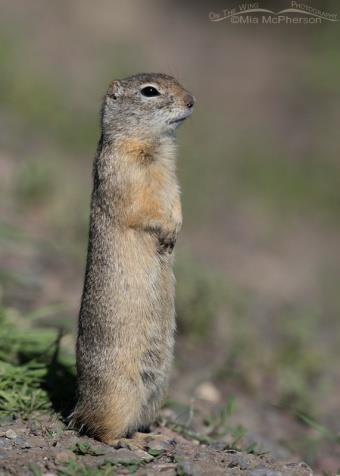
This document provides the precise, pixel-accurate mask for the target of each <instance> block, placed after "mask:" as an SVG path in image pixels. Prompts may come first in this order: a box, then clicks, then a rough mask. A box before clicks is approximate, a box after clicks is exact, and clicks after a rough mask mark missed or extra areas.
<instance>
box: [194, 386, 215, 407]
mask: <svg viewBox="0 0 340 476" xmlns="http://www.w3.org/2000/svg"><path fill="white" fill-rule="evenodd" d="M195 395H196V397H197V398H200V399H201V400H205V401H207V402H210V403H215V404H216V403H219V402H220V401H221V393H220V392H219V390H218V389H217V388H216V387H215V385H213V384H212V383H211V382H202V383H201V384H200V385H199V386H198V387H197V388H196V391H195Z"/></svg>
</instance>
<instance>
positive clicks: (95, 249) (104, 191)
mask: <svg viewBox="0 0 340 476" xmlns="http://www.w3.org/2000/svg"><path fill="white" fill-rule="evenodd" d="M193 106H194V98H193V97H192V96H191V95H190V94H189V93H188V92H187V91H186V90H185V89H184V88H183V87H182V86H181V85H180V84H179V83H178V82H177V81H176V80H175V79H174V78H172V77H171V76H167V75H165V74H137V75H135V76H131V77H129V78H126V79H123V80H118V81H112V82H111V84H110V85H109V88H108V91H107V93H106V95H105V98H104V101H103V106H102V112H101V125H102V132H101V137H100V140H99V143H98V148H97V154H96V157H95V160H94V169H93V180H94V184H93V192H92V199H91V215H90V231H89V246H88V256H87V265H86V273H85V283H84V290H83V295H82V303H81V309H80V315H79V328H78V339H77V374H78V402H77V404H76V407H75V410H74V413H73V416H72V420H73V424H74V425H76V426H77V427H81V428H85V429H86V430H87V431H88V432H89V433H90V434H92V435H93V436H95V437H96V438H98V439H100V440H102V441H104V442H106V443H109V444H113V443H114V442H115V440H117V439H118V438H121V437H125V436H128V435H130V434H132V433H133V432H135V431H137V430H140V429H143V428H145V427H147V426H148V425H149V424H150V423H152V421H153V420H154V418H155V417H156V415H157V412H158V410H159V407H160V405H161V403H162V401H163V398H164V394H165V392H166V388H167V383H168V377H169V371H170V366H171V362H172V357H173V345H174V330H175V311H174V276H173V269H172V268H173V254H172V250H173V247H174V245H175V242H176V236H177V233H178V231H179V230H180V228H181V224H182V213H181V202H180V191H179V186H178V183H177V178H176V170H175V167H176V164H175V156H176V144H175V130H176V128H177V126H178V125H179V124H180V123H181V122H182V121H184V119H186V118H187V117H188V116H189V115H190V114H191V112H192V109H193Z"/></svg>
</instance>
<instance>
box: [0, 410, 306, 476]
mask: <svg viewBox="0 0 340 476" xmlns="http://www.w3.org/2000/svg"><path fill="white" fill-rule="evenodd" d="M159 435H161V436H162V438H159ZM131 441H132V442H133V440H131ZM0 474H1V475H3V476H5V475H6V476H7V475H18V476H26V475H27V476H32V475H33V476H37V475H45V476H52V475H60V476H71V475H84V476H85V475H88V476H90V475H97V474H98V475H99V474H101V475H111V474H112V475H127V474H136V475H138V476H142V475H148V476H152V475H156V474H157V475H158V474H161V475H164V476H175V475H181V476H184V475H186V476H191V475H192V476H206V475H214V476H218V475H230V476H232V475H233V476H236V475H242V476H310V475H312V474H313V473H312V471H311V469H310V468H309V467H308V466H307V465H306V464H305V463H296V462H287V463H282V462H275V461H274V460H273V459H272V458H271V457H270V456H269V455H266V454H264V455H254V454H250V453H248V454H247V453H242V452H239V451H236V450H232V449H228V448H227V444H226V443H225V442H216V443H212V444H200V443H199V442H198V441H197V440H195V439H186V438H184V437H183V436H181V435H180V434H179V433H177V432H175V431H172V430H170V429H168V428H166V427H159V428H157V429H156V430H155V431H154V432H153V433H150V434H149V435H148V443H147V446H146V447H145V448H144V449H137V448H135V447H133V446H131V447H130V448H128V447H121V448H113V447H111V446H108V445H105V444H101V443H100V442H98V441H95V440H93V439H91V438H88V437H87V436H78V435H77V434H76V433H75V432H74V431H72V430H68V429H66V428H65V426H64V425H63V424H62V423H61V422H60V421H59V420H58V419H56V418H53V417H46V416H45V417H41V416H40V417H37V418H36V419H31V420H29V421H26V422H25V421H22V420H17V421H13V422H9V423H8V424H5V425H3V426H2V427H1V430H0Z"/></svg>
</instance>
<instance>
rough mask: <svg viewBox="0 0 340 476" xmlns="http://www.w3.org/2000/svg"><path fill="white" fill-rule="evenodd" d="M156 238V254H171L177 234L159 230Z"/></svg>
mask: <svg viewBox="0 0 340 476" xmlns="http://www.w3.org/2000/svg"><path fill="white" fill-rule="evenodd" d="M157 238H158V248H157V249H158V252H159V253H160V254H164V253H169V254H171V253H172V250H173V249H174V247H175V244H176V239H177V233H176V231H166V230H163V229H159V230H158V231H157Z"/></svg>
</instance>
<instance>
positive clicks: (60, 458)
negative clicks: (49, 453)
mask: <svg viewBox="0 0 340 476" xmlns="http://www.w3.org/2000/svg"><path fill="white" fill-rule="evenodd" d="M75 459H76V456H75V454H74V453H73V452H72V451H70V450H64V451H59V453H57V454H56V455H55V457H54V461H55V463H56V464H64V463H67V462H68V461H70V460H75Z"/></svg>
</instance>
